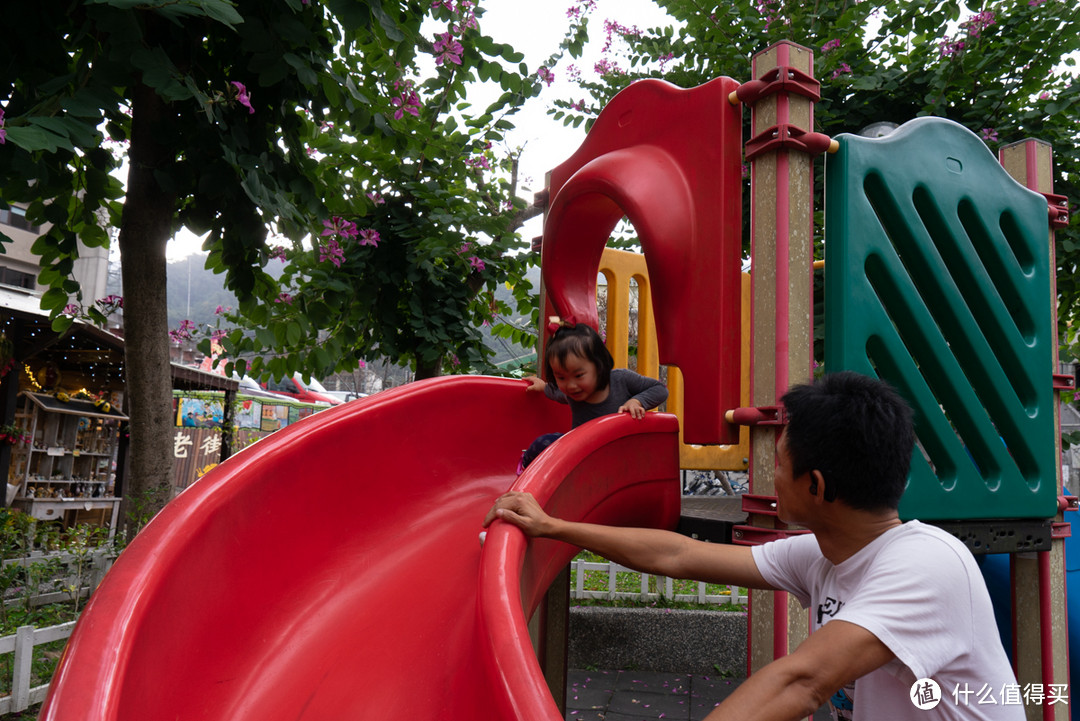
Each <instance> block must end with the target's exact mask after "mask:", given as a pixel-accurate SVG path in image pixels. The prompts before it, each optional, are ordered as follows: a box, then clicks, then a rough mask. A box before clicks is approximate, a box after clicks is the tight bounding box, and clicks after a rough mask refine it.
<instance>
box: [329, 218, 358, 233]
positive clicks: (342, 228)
mask: <svg viewBox="0 0 1080 721" xmlns="http://www.w3.org/2000/svg"><path fill="white" fill-rule="evenodd" d="M323 227H324V230H323V232H322V235H323V236H324V237H325V236H327V235H340V236H342V237H344V238H355V237H356V234H357V230H356V223H354V222H352V221H351V220H345V219H344V218H342V217H340V216H338V215H335V216H334V217H332V218H331V219H330V220H324V221H323Z"/></svg>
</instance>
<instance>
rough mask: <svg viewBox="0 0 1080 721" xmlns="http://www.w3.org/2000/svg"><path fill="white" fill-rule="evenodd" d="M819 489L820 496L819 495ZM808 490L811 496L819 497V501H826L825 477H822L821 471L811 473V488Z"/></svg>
mask: <svg viewBox="0 0 1080 721" xmlns="http://www.w3.org/2000/svg"><path fill="white" fill-rule="evenodd" d="M819 487H820V491H821V493H820V495H819V493H818V490H819ZM808 490H809V491H810V495H811V496H815V497H817V499H818V501H823V500H825V495H826V493H825V476H824V475H822V473H821V471H817V470H814V471H810V488H809V489H808Z"/></svg>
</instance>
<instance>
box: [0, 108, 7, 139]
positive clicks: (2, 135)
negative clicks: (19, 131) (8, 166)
mask: <svg viewBox="0 0 1080 721" xmlns="http://www.w3.org/2000/svg"><path fill="white" fill-rule="evenodd" d="M6 142H7V130H6V129H5V128H4V109H3V108H0V145H3V144H5V143H6Z"/></svg>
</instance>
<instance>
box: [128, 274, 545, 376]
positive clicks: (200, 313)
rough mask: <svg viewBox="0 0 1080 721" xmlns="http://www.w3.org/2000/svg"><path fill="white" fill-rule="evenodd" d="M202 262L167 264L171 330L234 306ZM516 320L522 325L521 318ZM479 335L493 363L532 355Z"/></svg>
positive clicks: (209, 319)
mask: <svg viewBox="0 0 1080 721" xmlns="http://www.w3.org/2000/svg"><path fill="white" fill-rule="evenodd" d="M205 261H206V255H205V254H192V255H189V256H187V257H186V258H183V259H181V260H178V261H173V262H171V263H169V266H168V287H167V293H168V299H169V327H170V328H177V327H178V326H179V325H180V322H181V321H183V320H191V321H194V322H195V323H196V324H197V325H200V326H202V325H204V324H210V325H212V324H213V323H214V322H215V320H216V319H217V316H216V314H215V313H214V311H215V310H216V309H217V308H218V306H221V307H224V308H229V307H236V305H237V301H236V296H234V295H233V294H232V293H231V292H229V291H228V290H226V289H225V287H224V282H225V280H224V276H222V275H217V274H215V273H213V272H211V271H209V270H206V269H205V267H204V263H205ZM275 266H278V267H280V265H279V264H274V263H271V265H270V266H269V267H268V268H267V270H268V271H271V272H272V271H274V270H276V269H277V268H276V267H275ZM112 276H115V279H114V278H113V277H110V292H113V293H117V294H120V288H119V273H113V274H112ZM528 277H529V280H530V281H531V282H532V284H533V288H534V289H537V288H539V286H540V270H539V269H538V268H532V269H530V271H529V276H528ZM114 285H115V287H113V286H114ZM495 295H496V297H497V298H498V299H499V300H503V301H507V302H511V301H512V294H511V292H510V291H509V290H508V289H507V288H506V286H504V285H500V286H499V287H498V289H497V290H496V293H495ZM515 320H516V321H517V322H524V321H523V319H521V318H518V319H515ZM481 332H483V334H484V336H485V338H486V339H487V341H486V342H487V345H488V347H490V348H491V349H492V350H494V351H495V353H496V356H495V362H496V363H504V362H506V361H510V360H512V359H515V358H520V357H522V356H527V355H530V354H531V353H532V349H524V348H521V347H520V346H515V345H513V344H510V343H508V342H507V341H505V340H504V339H502V338H494V337H492V336H491V334H490V332H489V330H488V329H487V328H482V329H481Z"/></svg>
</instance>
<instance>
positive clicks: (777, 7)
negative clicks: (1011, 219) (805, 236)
mask: <svg viewBox="0 0 1080 721" xmlns="http://www.w3.org/2000/svg"><path fill="white" fill-rule="evenodd" d="M657 4H658V5H660V6H661V7H662V8H664V9H665V10H666V11H667V12H668V14H669V15H670V16H671V17H672V19H673V22H672V26H670V27H662V28H654V29H649V30H643V29H640V28H636V27H629V28H628V27H625V26H623V25H621V24H619V23H617V22H614V21H610V20H609V21H607V23H606V25H605V32H606V46H605V54H604V56H603V57H602V58H601V60H600V61H599V62H597V63H596V65H595V67H594V68H592V69H591V70H592V72H582V70H581V69H580V68H578V69H575V68H573V67H571V68H568V69H567V72H568V73H569V74H571V75H575V76H576V77H578V87H579V88H580V89H581V94H575V97H570V98H567V99H564V100H562V101H560V102H559V103H558V106H559V107H558V109H557V110H556V113H555V114H556V117H558V118H562V119H563V121H564V122H565V123H575V124H580V123H583V122H591V119H592V118H593V117H595V115H596V114H597V113H598V112H599V109H600V108H602V107H603V105H604V104H605V103H606V102H607V101H608V100H609V99H610V98H611V96H612V95H613V94H614V93H615V92H617V91H618V90H620V89H622V88H623V87H625V86H626V85H628V84H629V83H631V82H632V81H633V80H635V79H637V78H641V77H663V78H665V79H667V80H670V81H671V82H674V83H676V84H678V85H681V86H683V87H691V86H694V85H697V84H700V83H703V82H705V81H707V80H710V79H712V78H714V77H717V76H720V75H728V76H730V77H733V78H736V79H742V80H747V79H749V78H748V73H749V67H750V65H749V63H750V58H751V56H752V55H753V54H755V53H757V52H758V51H760V50H763V49H764V48H765V47H767V46H768V45H769V44H771V43H773V42H776V41H778V40H782V39H789V40H792V41H794V42H797V43H799V44H801V45H804V46H807V47H810V48H811V49H813V50H814V52H815V70H816V75H817V77H818V78H819V79H821V81H822V98H821V101H820V102H819V103H818V104H817V107H816V110H815V121H816V124H817V126H818V127H817V128H815V129H816V130H818V131H820V132H824V133H826V134H829V135H834V134H838V133H842V132H849V133H857V132H859V131H860V130H861V129H862V128H864V127H866V126H868V125H870V124H871V123H875V122H879V121H887V122H893V123H897V124H900V123H903V122H904V121H906V120H910V119H912V118H914V117H917V116H921V115H937V116H943V117H947V118H950V119H952V120H955V121H956V122H959V123H961V124H963V125H965V126H966V127H968V128H969V129H971V130H972V131H974V132H975V133H976V134H978V135H979V136H980V137H981V138H982V139H983V140H984V141H985V142H986V143H987V145H989V146H990V148H991V149H992V150H994V151H996V150H997V149H998V147H999V146H1000V145H1002V144H1006V143H1011V142H1015V141H1018V140H1022V139H1024V138H1029V137H1034V138H1039V139H1041V140H1045V141H1047V142H1049V143H1050V144H1051V145H1053V147H1054V157H1055V178H1054V182H1055V192H1056V193H1058V194H1063V195H1067V196H1068V197H1069V198H1070V199H1071V201H1072V203H1073V204H1074V207H1075V203H1076V199H1077V198H1078V197H1080V147H1078V142H1077V135H1076V128H1077V125H1076V117H1077V109H1078V108H1080V104H1078V102H1080V82H1078V81H1077V76H1076V71H1075V66H1076V54H1077V51H1078V50H1080V5H1077V4H1076V3H1075V2H1072V0H978V1H970V2H969V1H965V0H917V1H915V2H912V1H911V0H867V1H863V2H859V1H858V0H818V1H817V2H814V3H798V2H792V1H791V0H733V1H732V2H727V3H721V4H719V5H718V4H716V3H709V4H705V5H702V4H701V3H698V2H695V1H694V0H657ZM819 168H820V165H819ZM816 185H817V188H818V189H819V190H820V188H821V187H822V184H821V183H817V184H816ZM818 207H820V204H819V205H818ZM1071 218H1072V219H1071V222H1070V225H1069V227H1068V228H1065V229H1063V230H1059V231H1057V234H1056V237H1057V262H1058V280H1057V282H1058V292H1059V293H1060V296H1061V301H1062V305H1061V309H1060V311H1059V318H1060V319H1061V322H1062V327H1063V330H1064V329H1065V324H1066V323H1069V322H1071V328H1073V329H1075V328H1077V327H1080V323H1078V322H1075V321H1080V317H1078V314H1080V275H1078V274H1077V268H1078V264H1080V218H1078V217H1077V214H1076V212H1075V210H1074V211H1073V213H1072V214H1071ZM818 227H819V228H820V223H818ZM1070 332H1071V333H1075V331H1070ZM1066 337H1067V338H1072V337H1073V336H1068V335H1067V336H1066Z"/></svg>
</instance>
